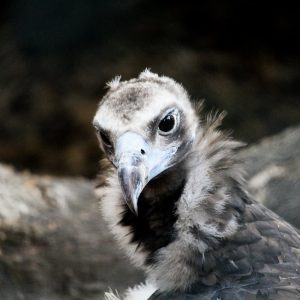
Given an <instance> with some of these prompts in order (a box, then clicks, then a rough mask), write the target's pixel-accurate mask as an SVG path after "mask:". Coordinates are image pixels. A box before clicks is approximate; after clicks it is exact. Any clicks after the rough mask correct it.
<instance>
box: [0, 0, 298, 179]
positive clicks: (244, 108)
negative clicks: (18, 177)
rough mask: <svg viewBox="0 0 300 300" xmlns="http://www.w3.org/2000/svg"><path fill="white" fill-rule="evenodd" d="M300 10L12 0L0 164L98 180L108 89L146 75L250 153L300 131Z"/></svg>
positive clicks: (1, 27) (0, 88)
mask: <svg viewBox="0 0 300 300" xmlns="http://www.w3.org/2000/svg"><path fill="white" fill-rule="evenodd" d="M299 27H300V22H299V10H298V9H297V8H296V7H295V6H294V5H293V4H292V3H289V1H285V2H284V3H283V2H278V3H277V2H276V1H273V2H272V3H271V4H269V3H268V2H264V1H223V2H221V1H215V0H212V1H195V2H193V1H185V2H183V1H177V0H173V1H153V0H152V1H149V0H129V1H120V0H119V1H108V0H106V1H103V0H102V1H101V0H86V1H80V0H65V1H58V0H43V1H39V0H27V1H22V0H10V1H8V0H7V1H5V0H4V1H2V2H1V9H0V116H1V125H0V145H1V146H0V161H1V162H6V163H9V164H12V165H13V166H15V167H16V168H17V169H21V170H23V169H28V170H30V171H32V172H35V173H41V174H46V173H47V174H49V173H50V174H58V175H83V176H86V177H89V178H93V177H94V176H95V174H96V173H97V170H98V165H97V161H98V160H99V157H100V153H99V150H98V146H97V142H96V138H95V136H94V131H93V128H92V126H91V120H92V117H93V115H94V113H95V111H96V108H97V103H98V101H99V100H100V98H101V96H102V95H103V94H104V93H105V90H104V85H105V82H107V81H108V80H110V79H111V78H112V77H113V76H115V75H122V78H123V79H129V78H131V77H134V76H136V75H137V74H138V73H139V72H140V71H141V70H143V69H144V68H145V67H150V68H151V69H152V71H153V72H158V73H160V74H165V75H168V76H171V77H174V78H175V79H176V80H178V81H180V82H182V83H183V85H184V86H185V87H186V88H187V89H188V91H189V92H190V94H191V96H192V98H193V99H203V98H205V99H206V106H207V110H209V109H211V108H217V109H222V110H223V109H224V110H226V111H227V112H228V117H227V118H226V122H225V127H226V128H232V129H233V130H234V135H235V137H237V138H239V139H242V140H244V141H246V142H249V143H252V142H255V141H257V140H258V139H260V138H262V137H264V136H267V135H271V134H275V133H277V132H280V131H281V130H282V129H284V128H286V127H288V126H292V125H295V124H297V123H299V121H300V108H299V106H300V105H299V104H300V102H299V96H300V60H299V56H300V51H299V50H300V46H299V32H300V31H299V29H300V28H299Z"/></svg>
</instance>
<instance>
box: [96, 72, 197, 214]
mask: <svg viewBox="0 0 300 300" xmlns="http://www.w3.org/2000/svg"><path fill="white" fill-rule="evenodd" d="M108 87H109V90H108V92H107V93H106V95H105V96H104V97H103V99H102V101H101V102H100V104H99V108H98V110H97V113H96V115H95V117H94V120H93V125H94V127H95V128H96V132H97V136H98V139H99V142H100V147H101V148H102V150H103V151H104V153H105V154H106V156H107V158H108V159H109V160H110V161H111V163H112V164H113V166H114V167H115V168H116V170H117V173H118V178H119V182H120V186H121V188H122V191H123V195H124V200H125V201H126V203H127V205H128V207H129V208H130V209H131V210H132V211H133V212H134V213H135V214H138V199H139V196H140V194H141V193H142V191H143V190H144V189H145V187H146V186H147V185H148V184H149V182H150V181H151V180H154V178H157V177H158V176H160V175H161V174H165V173H166V172H168V170H170V169H171V168H172V167H174V166H176V165H178V164H179V163H181V162H182V161H183V160H184V159H185V157H186V156H187V154H188V153H189V152H190V150H191V148H192V145H193V142H194V139H195V134H196V130H197V124H198V122H197V116H196V112H195V110H194V108H193V106H192V104H191V102H190V100H189V96H188V94H187V92H186V91H185V89H184V88H183V87H182V86H181V85H179V84H178V83H176V82H175V81H174V80H172V79H170V78H168V77H164V76H158V75H156V74H154V73H151V72H150V71H149V70H145V71H144V72H142V73H141V74H140V75H139V77H138V78H135V79H131V80H129V81H120V77H116V78H115V79H114V80H112V81H111V82H110V83H108Z"/></svg>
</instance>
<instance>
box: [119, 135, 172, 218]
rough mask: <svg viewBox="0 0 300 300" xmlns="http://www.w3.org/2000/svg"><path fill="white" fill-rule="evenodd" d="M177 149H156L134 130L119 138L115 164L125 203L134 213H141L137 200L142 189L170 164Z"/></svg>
mask: <svg viewBox="0 0 300 300" xmlns="http://www.w3.org/2000/svg"><path fill="white" fill-rule="evenodd" d="M176 150H177V148H176V147H169V148H167V149H158V148H153V147H152V146H150V145H149V144H148V143H147V142H146V141H145V139H144V138H143V137H142V136H141V135H139V134H137V133H135V132H130V131H128V132H126V133H124V134H123V135H121V136H120V137H119V138H118V140H117V144H116V153H115V159H114V165H115V166H116V167H117V169H118V177H119V182H120V185H121V188H122V191H123V195H124V199H125V202H126V204H127V205H128V207H129V208H130V210H131V211H132V212H133V213H134V214H136V215H137V214H138V199H139V196H140V194H141V193H142V191H143V189H144V188H145V186H146V185H147V183H148V182H149V181H150V180H151V179H152V178H154V177H155V176H157V175H158V174H160V173H161V172H163V171H164V170H166V169H167V168H168V167H169V165H170V161H171V158H172V157H173V155H174V154H175V153H176Z"/></svg>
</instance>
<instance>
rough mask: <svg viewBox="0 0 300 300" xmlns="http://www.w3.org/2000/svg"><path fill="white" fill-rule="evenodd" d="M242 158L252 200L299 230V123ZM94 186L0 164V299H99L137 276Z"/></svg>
mask: <svg viewBox="0 0 300 300" xmlns="http://www.w3.org/2000/svg"><path fill="white" fill-rule="evenodd" d="M240 156H241V159H242V160H243V161H245V165H246V169H247V172H248V175H247V180H248V183H249V186H250V188H251V192H252V194H253V195H254V197H255V198H256V199H258V200H259V201H261V202H263V203H264V204H265V205H266V206H268V207H270V208H271V209H273V210H274V211H276V212H277V213H278V214H279V215H281V216H283V217H284V218H285V219H287V220H288V221H290V222H291V223H292V224H294V225H295V226H297V227H298V228H300V220H299V219H300V218H299V217H298V215H299V211H300V196H299V195H300V127H298V128H292V129H288V130H286V131H284V132H283V133H281V134H279V135H277V136H274V137H271V138H266V139H264V140H263V141H262V142H260V143H259V144H256V145H254V146H251V147H249V148H247V149H245V150H243V151H242V152H241V154H240ZM93 186H94V183H93V182H90V181H88V180H85V179H82V178H57V177H47V176H34V175H31V174H29V173H16V172H15V171H14V170H13V169H12V168H10V167H7V166H4V165H0V207H1V209H0V299H8V300H10V299H30V300H35V299H45V300H52V299H53V300H58V299H64V300H68V299H83V300H84V299H101V298H102V295H103V291H105V290H107V288H108V287H111V288H112V289H118V290H121V291H122V290H124V288H126V287H127V286H130V285H133V284H134V283H136V282H139V281H140V280H142V278H143V275H142V274H141V273H140V272H138V271H137V270H136V269H134V268H133V267H132V266H131V265H130V264H129V263H128V261H127V260H126V259H125V258H124V257H123V255H122V253H121V252H120V251H119V250H118V248H117V246H116V244H115V243H114V241H113V240H112V238H111V236H110V234H109V233H108V232H107V229H106V226H105V224H104V223H103V221H102V219H101V217H100V213H99V210H98V203H97V200H96V199H95V196H94V194H93Z"/></svg>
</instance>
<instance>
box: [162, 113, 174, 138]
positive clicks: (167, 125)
mask: <svg viewBox="0 0 300 300" xmlns="http://www.w3.org/2000/svg"><path fill="white" fill-rule="evenodd" d="M174 126H175V118H174V116H173V115H171V114H169V115H166V116H165V117H164V118H163V119H162V120H161V121H160V123H159V125H158V129H159V131H160V132H161V133H162V134H166V133H169V132H170V131H171V130H172V129H173V128H174Z"/></svg>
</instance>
